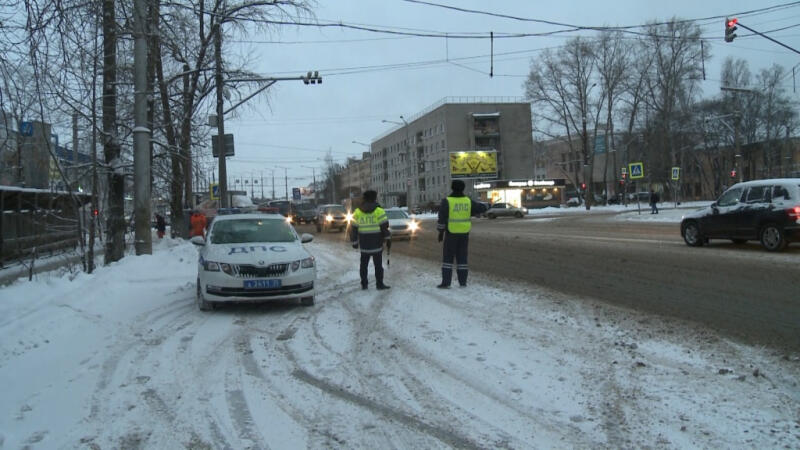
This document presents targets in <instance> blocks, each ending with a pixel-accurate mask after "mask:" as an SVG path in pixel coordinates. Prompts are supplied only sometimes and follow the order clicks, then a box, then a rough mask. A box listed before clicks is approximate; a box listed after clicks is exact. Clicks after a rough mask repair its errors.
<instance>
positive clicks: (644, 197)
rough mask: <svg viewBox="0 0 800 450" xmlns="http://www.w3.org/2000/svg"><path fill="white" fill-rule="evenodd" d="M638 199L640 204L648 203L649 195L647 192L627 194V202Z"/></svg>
mask: <svg viewBox="0 0 800 450" xmlns="http://www.w3.org/2000/svg"><path fill="white" fill-rule="evenodd" d="M637 198H638V199H639V201H640V202H647V203H650V193H649V192H646V191H645V192H631V193H629V194H628V200H632V201H636V199H637Z"/></svg>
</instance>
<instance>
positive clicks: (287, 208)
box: [267, 200, 292, 217]
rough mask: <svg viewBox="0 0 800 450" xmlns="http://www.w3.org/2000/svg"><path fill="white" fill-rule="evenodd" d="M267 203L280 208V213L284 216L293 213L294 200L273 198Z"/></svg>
mask: <svg viewBox="0 0 800 450" xmlns="http://www.w3.org/2000/svg"><path fill="white" fill-rule="evenodd" d="M267 205H268V206H270V207H273V208H278V214H280V215H282V216H283V217H289V216H290V215H291V213H292V202H290V201H289V200H272V201H270V202H267Z"/></svg>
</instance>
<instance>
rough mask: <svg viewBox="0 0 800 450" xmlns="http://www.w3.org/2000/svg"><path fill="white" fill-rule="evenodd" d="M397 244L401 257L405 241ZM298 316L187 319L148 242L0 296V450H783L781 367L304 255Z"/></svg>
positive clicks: (560, 308)
mask: <svg viewBox="0 0 800 450" xmlns="http://www.w3.org/2000/svg"><path fill="white" fill-rule="evenodd" d="M409 245H412V244H409ZM308 246H309V249H310V250H311V251H312V253H313V254H315V255H316V257H317V261H318V270H319V274H318V275H319V276H318V282H317V286H318V292H317V304H316V305H315V306H314V307H312V308H303V307H299V306H294V305H288V304H273V305H259V306H249V305H244V306H243V305H239V306H232V307H228V308H223V309H222V310H217V311H214V312H211V313H201V312H200V311H198V310H197V308H196V306H195V304H194V289H195V285H194V280H195V277H196V258H197V256H196V255H197V253H196V250H195V249H194V248H193V246H192V245H191V244H189V243H187V242H185V241H179V240H164V241H160V242H158V243H157V244H156V246H155V250H154V254H153V255H152V256H141V257H134V256H130V257H127V258H125V259H124V260H122V261H120V262H118V263H115V264H113V265H111V266H108V267H101V268H99V269H98V270H97V271H96V272H95V273H94V274H92V275H86V274H82V273H81V274H77V275H69V274H65V275H63V276H58V275H56V274H52V275H50V276H45V275H38V276H37V277H36V280H35V281H34V282H32V283H29V282H27V281H21V282H17V283H15V284H13V285H11V286H8V287H5V288H2V289H0V317H2V319H0V385H2V386H3V387H2V395H0V398H2V401H0V448H9V449H16V448H22V447H28V448H154V449H161V448H309V447H310V448H331V447H346V448H387V447H395V448H448V447H459V448H461V447H466V448H498V447H500V448H532V447H533V448H537V447H544V448H574V447H583V448H585V447H613V448H641V447H665V448H686V447H701V448H708V447H713V448H732V447H759V448H781V447H788V448H795V447H797V446H798V444H800V386H798V380H800V357H799V356H798V354H797V353H792V354H785V353H782V352H779V351H775V350H771V349H765V348H760V347H750V346H746V345H743V344H740V343H736V342H732V341H730V340H727V339H725V338H723V337H720V336H718V335H716V334H715V333H713V332H710V331H707V330H705V329H703V327H701V326H698V325H694V324H686V323H683V322H679V321H676V320H672V319H664V318H659V317H655V316H648V315H643V314H638V313H633V312H630V311H627V310H622V309H618V308H614V307H610V306H607V305H602V304H598V303H594V302H592V301H588V300H585V299H576V298H570V297H566V296H564V295H562V294H559V293H555V292H549V291H545V290H542V289H539V288H537V287H536V286H530V285H524V284H515V283H511V282H507V281H504V280H500V279H495V278H491V277H486V276H483V275H481V274H471V279H470V281H471V285H470V287H469V288H467V289H458V288H454V289H450V290H446V291H441V290H436V289H432V287H433V286H434V285H435V284H436V283H437V282H438V277H439V268H438V266H437V265H436V264H433V263H428V262H426V261H419V260H414V259H411V258H407V257H404V256H402V255H393V256H392V258H391V267H389V268H388V269H387V282H388V283H389V284H390V285H392V289H391V290H390V291H386V292H381V293H379V292H378V291H375V290H374V289H370V290H368V291H361V290H360V289H359V285H358V274H357V272H358V270H357V258H358V257H357V252H354V251H352V250H351V249H350V248H349V247H347V246H345V245H344V244H341V245H340V244H337V243H329V242H312V243H310V244H308Z"/></svg>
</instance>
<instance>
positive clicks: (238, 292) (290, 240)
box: [191, 214, 317, 311]
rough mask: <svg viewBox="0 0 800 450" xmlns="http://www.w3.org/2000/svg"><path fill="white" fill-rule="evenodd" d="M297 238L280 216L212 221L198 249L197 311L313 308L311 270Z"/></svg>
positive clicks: (304, 238)
mask: <svg viewBox="0 0 800 450" xmlns="http://www.w3.org/2000/svg"><path fill="white" fill-rule="evenodd" d="M312 239H313V236H312V235H310V234H307V233H304V234H303V235H302V236H298V235H297V232H296V231H295V229H294V228H293V227H292V226H291V225H290V224H289V223H288V222H287V220H286V218H285V217H283V216H281V215H279V214H232V215H223V216H217V217H215V218H214V221H213V222H212V224H211V227H210V229H209V231H208V235H207V239H203V238H202V237H201V236H195V237H193V238H192V240H191V242H192V243H193V244H195V245H197V246H198V247H199V253H200V258H199V261H198V265H197V306H198V307H199V308H200V309H201V310H203V311H207V310H210V309H212V308H213V307H214V305H215V304H217V303H223V302H246V301H264V300H287V299H288V300H292V299H297V300H299V301H300V303H301V304H303V305H306V306H310V305H313V304H314V282H315V281H316V278H317V270H316V264H315V262H314V257H313V256H311V255H310V254H309V253H308V251H307V250H306V249H305V248H304V247H303V245H302V244H304V243H306V242H311V240H312Z"/></svg>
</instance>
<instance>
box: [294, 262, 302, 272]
mask: <svg viewBox="0 0 800 450" xmlns="http://www.w3.org/2000/svg"><path fill="white" fill-rule="evenodd" d="M299 268H300V261H294V262H293V263H292V272H294V271H296V270H297V269H299Z"/></svg>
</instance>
